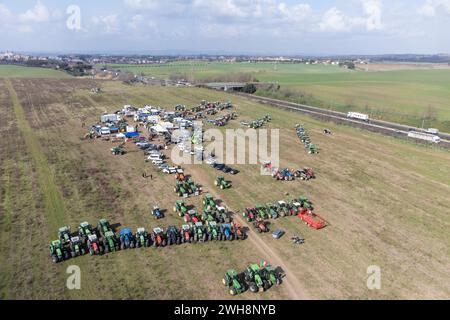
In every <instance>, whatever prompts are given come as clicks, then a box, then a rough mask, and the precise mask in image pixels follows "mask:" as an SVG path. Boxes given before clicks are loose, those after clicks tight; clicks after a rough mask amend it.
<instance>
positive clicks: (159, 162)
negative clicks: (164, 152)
mask: <svg viewBox="0 0 450 320" xmlns="http://www.w3.org/2000/svg"><path fill="white" fill-rule="evenodd" d="M152 163H153V164H154V165H160V164H163V163H164V160H152Z"/></svg>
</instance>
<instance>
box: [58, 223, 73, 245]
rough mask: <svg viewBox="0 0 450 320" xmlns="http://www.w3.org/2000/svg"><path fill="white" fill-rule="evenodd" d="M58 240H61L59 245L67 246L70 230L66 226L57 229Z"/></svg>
mask: <svg viewBox="0 0 450 320" xmlns="http://www.w3.org/2000/svg"><path fill="white" fill-rule="evenodd" d="M58 238H59V240H61V243H62V244H63V245H66V244H69V243H70V228H69V227H67V226H65V227H61V228H59V230H58Z"/></svg>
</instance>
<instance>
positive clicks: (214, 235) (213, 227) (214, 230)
mask: <svg viewBox="0 0 450 320" xmlns="http://www.w3.org/2000/svg"><path fill="white" fill-rule="evenodd" d="M207 225H208V226H207V230H208V235H209V236H208V240H222V233H220V228H219V226H218V225H217V222H215V221H210V222H207Z"/></svg>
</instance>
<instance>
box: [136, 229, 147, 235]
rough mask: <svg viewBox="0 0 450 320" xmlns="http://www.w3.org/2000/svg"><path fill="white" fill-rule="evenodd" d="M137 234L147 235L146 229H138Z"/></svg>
mask: <svg viewBox="0 0 450 320" xmlns="http://www.w3.org/2000/svg"><path fill="white" fill-rule="evenodd" d="M136 233H137V234H138V235H141V234H144V233H145V228H137V231H136Z"/></svg>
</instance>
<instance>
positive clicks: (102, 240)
mask: <svg viewBox="0 0 450 320" xmlns="http://www.w3.org/2000/svg"><path fill="white" fill-rule="evenodd" d="M245 238H246V234H245V232H244V230H243V229H242V227H241V226H240V225H238V224H237V223H224V224H218V223H216V222H214V221H211V222H209V223H208V224H207V225H205V224H203V222H201V221H198V222H196V223H189V224H184V225H182V226H181V228H177V227H176V226H169V227H167V229H164V228H161V227H156V228H153V230H152V231H151V232H147V231H146V230H145V228H138V229H137V230H136V233H133V232H132V231H131V229H130V228H122V229H121V230H120V232H119V233H118V234H117V233H116V232H114V229H113V227H112V226H111V225H110V223H109V222H108V220H106V219H101V220H99V222H98V224H97V227H95V228H94V227H93V226H92V225H91V224H89V223H88V222H82V223H81V224H80V225H79V226H78V231H77V232H76V233H72V232H71V231H70V228H69V227H68V226H65V227H62V228H60V229H59V230H58V239H57V240H53V241H52V242H51V244H50V257H51V259H52V261H53V262H55V263H57V262H61V261H63V260H67V259H69V258H71V257H72V258H74V257H77V256H81V255H85V254H87V253H89V254H90V255H101V254H104V253H109V252H115V251H119V250H125V249H132V248H139V247H151V246H153V247H165V246H170V245H177V244H182V243H193V242H206V241H212V240H217V241H221V240H230V241H231V240H244V239H245Z"/></svg>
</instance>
